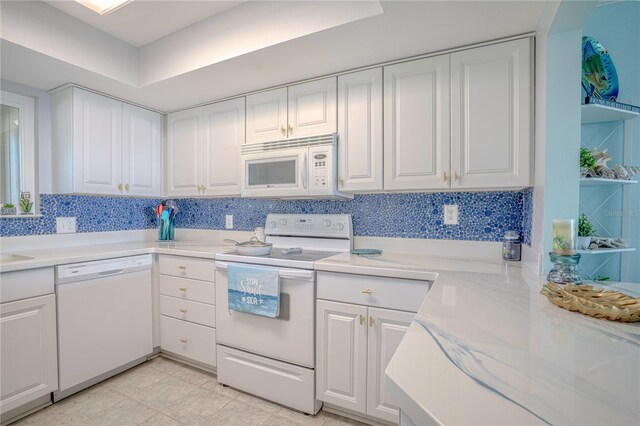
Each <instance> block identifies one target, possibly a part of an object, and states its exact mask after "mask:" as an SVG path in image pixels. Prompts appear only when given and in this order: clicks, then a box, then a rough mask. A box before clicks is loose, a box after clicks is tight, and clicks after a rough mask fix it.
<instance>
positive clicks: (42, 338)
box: [0, 283, 58, 421]
mask: <svg viewBox="0 0 640 426" xmlns="http://www.w3.org/2000/svg"><path fill="white" fill-rule="evenodd" d="M24 284H25V285H27V284H30V283H24ZM0 337H1V352H2V354H1V355H2V357H1V360H2V362H1V363H0V373H1V374H0V375H1V376H2V381H1V384H0V388H1V396H0V413H2V417H3V418H2V420H3V421H4V420H6V419H5V418H4V417H5V413H7V411H10V410H13V409H15V408H18V407H20V406H23V405H25V404H28V403H30V402H32V401H35V400H37V399H38V398H40V397H43V396H46V395H48V394H49V393H51V392H53V391H55V390H57V388H58V357H57V343H56V298H55V295H53V294H48V295H46V296H39V297H32V298H29V299H22V300H18V301H15V302H9V303H3V304H1V305H0Z"/></svg>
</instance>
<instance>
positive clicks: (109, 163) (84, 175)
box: [73, 89, 123, 194]
mask: <svg viewBox="0 0 640 426" xmlns="http://www.w3.org/2000/svg"><path fill="white" fill-rule="evenodd" d="M73 121H74V125H73V151H74V152H73V180H74V192H78V193H89V194H120V193H121V190H120V189H119V186H120V185H121V184H122V183H123V182H122V102H120V101H116V100H114V99H111V98H107V97H105V96H100V95H96V94H95V93H91V92H85V91H84V90H80V89H74V90H73Z"/></svg>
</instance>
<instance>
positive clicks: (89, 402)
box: [14, 357, 362, 426]
mask: <svg viewBox="0 0 640 426" xmlns="http://www.w3.org/2000/svg"><path fill="white" fill-rule="evenodd" d="M14 425H16V426H18V425H20V426H28V425H50V426H57V425H60V426H62V425H119V426H120V425H123V426H124V425H145V426H147V425H154V426H164V425H242V426H245V425H274V426H276V425H277V426H280V425H283V426H286V425H318V426H319V425H327V426H329V425H335V426H343V425H362V423H358V422H356V421H353V420H350V419H347V418H344V417H340V416H336V415H334V414H330V413H327V412H325V411H320V412H319V413H318V414H317V415H316V416H305V415H304V414H302V413H299V412H296V411H292V410H289V409H287V408H284V407H281V406H279V405H275V404H272V403H270V402H268V401H265V400H263V399H260V398H256V397H254V396H252V395H249V394H246V393H242V392H239V391H237V390H235V389H232V388H228V387H224V386H222V385H220V384H218V382H217V380H216V376H214V375H213V374H208V373H206V372H204V371H201V370H198V369H195V368H192V367H189V366H186V365H184V364H181V363H178V362H174V361H171V360H169V359H166V358H162V357H158V358H154V359H153V360H151V361H148V362H146V363H144V364H141V365H139V366H137V367H135V368H132V369H131V370H128V371H125V372H124V373H121V374H119V375H117V376H115V377H112V378H110V379H108V380H106V381H104V382H102V383H99V384H97V385H95V386H92V387H91V388H89V389H86V390H84V391H82V392H79V393H77V394H75V395H73V396H71V397H68V398H66V399H63V400H62V401H60V402H58V403H56V404H53V405H51V406H49V407H47V408H45V409H43V410H40V411H38V412H36V413H34V414H32V415H30V416H28V417H26V418H24V419H22V420H20V421H18V422H16V423H14Z"/></svg>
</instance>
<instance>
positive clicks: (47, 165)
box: [0, 80, 51, 194]
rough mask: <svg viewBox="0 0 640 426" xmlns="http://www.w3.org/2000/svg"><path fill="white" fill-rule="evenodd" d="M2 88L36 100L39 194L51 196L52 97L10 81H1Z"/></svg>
mask: <svg viewBox="0 0 640 426" xmlns="http://www.w3.org/2000/svg"><path fill="white" fill-rule="evenodd" d="M0 87H1V88H2V90H6V91H7V92H12V93H17V94H18V95H23V96H29V97H32V98H34V99H35V145H36V159H37V162H38V164H36V165H35V166H36V167H35V170H36V182H38V193H39V194H51V96H50V95H49V93H47V92H45V91H44V90H39V89H34V88H33V87H28V86H23V85H22V84H18V83H14V82H12V81H8V80H0Z"/></svg>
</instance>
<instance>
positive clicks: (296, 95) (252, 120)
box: [246, 77, 337, 143]
mask: <svg viewBox="0 0 640 426" xmlns="http://www.w3.org/2000/svg"><path fill="white" fill-rule="evenodd" d="M246 110H247V117H246V119H247V134H246V141H247V143H256V142H268V141H274V140H279V139H286V138H298V137H304V136H314V135H320V134H325V133H335V132H336V117H337V116H336V78H335V77H330V78H325V79H322V80H316V81H311V82H309V83H302V84H297V85H295V86H289V87H288V88H287V87H283V88H280V89H274V90H269V91H266V92H261V93H256V94H254V95H249V96H247V109H246Z"/></svg>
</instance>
